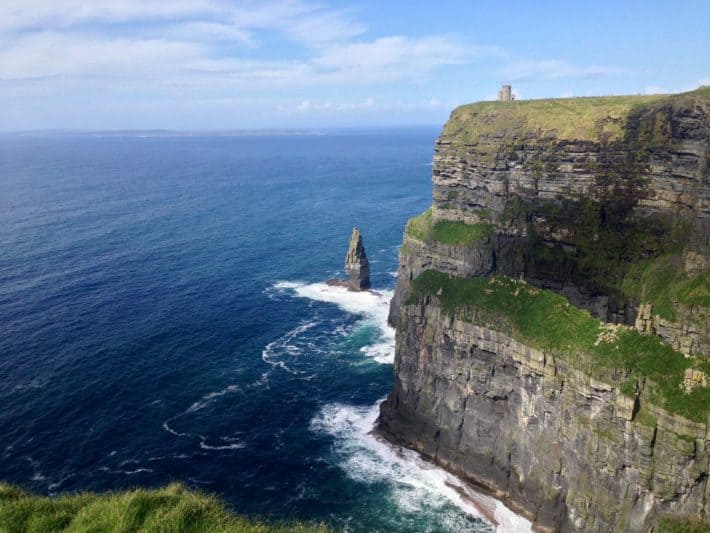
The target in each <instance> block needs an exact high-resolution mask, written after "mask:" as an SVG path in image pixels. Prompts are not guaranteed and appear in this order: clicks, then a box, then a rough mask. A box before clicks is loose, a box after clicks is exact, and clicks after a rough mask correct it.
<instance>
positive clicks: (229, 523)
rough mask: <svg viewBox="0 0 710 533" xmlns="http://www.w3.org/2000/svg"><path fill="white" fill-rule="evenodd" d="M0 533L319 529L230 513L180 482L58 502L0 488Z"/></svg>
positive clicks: (216, 532) (261, 532)
mask: <svg viewBox="0 0 710 533" xmlns="http://www.w3.org/2000/svg"><path fill="white" fill-rule="evenodd" d="M0 531H2V532H3V533H20V532H22V533H52V532H58V531H62V532H66V533H71V532H77V533H78V532H82V533H83V532H89V531H91V532H94V531H95V532H99V531H101V532H105V531H109V532H114V533H119V532H126V533H129V532H131V533H132V532H152V531H165V532H168V531H170V532H185V533H188V532H189V533H192V532H194V533H198V532H199V533H202V532H205V531H209V532H210V533H266V532H284V533H285V532H303V533H305V532H321V533H325V531H327V529H326V528H325V527H323V526H314V525H305V524H278V523H277V524H274V523H269V522H265V521H261V520H258V519H251V518H243V517H240V516H237V515H235V514H232V513H230V512H229V511H227V509H226V508H225V506H224V504H223V503H222V502H221V501H220V500H219V499H218V498H216V497H215V496H212V495H209V494H205V493H202V492H198V491H194V490H189V489H187V488H185V487H184V486H183V485H182V484H180V483H171V484H170V485H168V486H167V487H165V488H161V489H155V490H148V489H134V490H129V491H123V492H114V493H107V494H93V493H80V494H73V495H66V496H59V497H56V498H54V497H52V498H50V497H46V496H38V495H35V494H29V493H26V492H24V491H23V490H21V489H19V488H17V487H14V486H11V485H7V484H4V483H0Z"/></svg>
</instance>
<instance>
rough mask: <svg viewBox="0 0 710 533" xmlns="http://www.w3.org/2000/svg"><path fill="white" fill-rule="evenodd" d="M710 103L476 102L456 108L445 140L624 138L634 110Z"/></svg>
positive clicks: (699, 94) (679, 97) (677, 97)
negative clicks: (484, 138) (493, 137)
mask: <svg viewBox="0 0 710 533" xmlns="http://www.w3.org/2000/svg"><path fill="white" fill-rule="evenodd" d="M697 99H703V100H705V101H707V102H710V87H701V88H699V89H696V90H695V91H691V92H687V93H681V94H674V95H663V94H662V95H637V96H598V97H589V98H549V99H543V100H514V101H512V102H476V103H474V104H467V105H463V106H461V107H458V108H456V109H455V110H454V111H453V112H452V113H451V117H450V118H449V121H448V122H447V123H446V125H445V126H444V131H443V132H442V135H441V139H442V140H444V141H447V140H448V141H450V140H457V141H462V142H466V143H475V142H477V141H478V139H479V138H480V137H482V136H489V135H493V136H503V137H519V138H524V137H528V136H540V137H544V136H548V135H549V136H554V137H557V138H558V139H567V140H579V141H598V140H600V139H601V138H602V137H606V138H607V140H609V141H612V140H617V139H621V138H623V135H624V128H625V124H626V120H627V118H628V116H629V114H630V113H631V112H632V111H634V110H639V109H640V108H643V107H645V106H650V105H651V104H665V103H671V104H679V105H689V104H692V103H693V102H695V101H696V100H697Z"/></svg>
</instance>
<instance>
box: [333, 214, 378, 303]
mask: <svg viewBox="0 0 710 533" xmlns="http://www.w3.org/2000/svg"><path fill="white" fill-rule="evenodd" d="M345 272H346V273H347V275H348V276H349V277H350V279H349V280H347V281H343V280H339V279H329V280H328V282H327V283H328V284H329V285H339V286H343V287H347V288H348V289H349V290H351V291H356V292H358V291H366V290H369V289H370V262H369V261H368V260H367V254H366V253H365V246H364V245H363V244H362V235H361V234H360V230H359V229H357V228H353V233H352V235H351V236H350V245H349V246H348V253H347V254H345Z"/></svg>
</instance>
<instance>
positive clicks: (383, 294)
mask: <svg viewBox="0 0 710 533" xmlns="http://www.w3.org/2000/svg"><path fill="white" fill-rule="evenodd" d="M273 287H274V289H276V290H279V291H289V292H292V294H294V295H295V296H297V297H300V298H308V299H310V300H315V301H318V302H328V303H333V304H335V305H337V306H338V307H339V308H340V309H342V310H343V311H345V312H347V313H351V314H354V315H358V316H362V317H363V325H371V326H374V327H375V328H377V330H378V332H379V339H378V340H377V342H375V343H373V344H371V345H369V346H364V347H363V348H361V351H362V352H363V353H364V354H365V355H366V356H368V357H371V358H372V359H374V360H375V361H377V362H378V363H383V364H393V363H394V329H393V328H391V327H390V326H389V324H387V315H388V314H389V302H390V299H391V298H392V291H389V290H387V291H374V290H373V291H360V292H353V291H349V290H348V289H346V288H345V287H338V286H332V285H328V284H326V283H299V282H291V281H279V282H278V283H275V284H274V286H273Z"/></svg>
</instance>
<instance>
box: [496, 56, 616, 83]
mask: <svg viewBox="0 0 710 533" xmlns="http://www.w3.org/2000/svg"><path fill="white" fill-rule="evenodd" d="M623 72H624V69H621V68H619V67H613V66H600V65H589V66H586V67H579V66H575V65H571V64H570V63H567V62H566V61H559V60H551V59H547V60H540V61H521V62H517V63H512V64H510V65H507V66H506V67H504V68H503V69H502V71H501V76H502V77H503V78H504V79H505V80H507V81H521V80H528V79H535V78H542V79H557V78H599V77H603V76H611V75H614V74H621V73H623Z"/></svg>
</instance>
